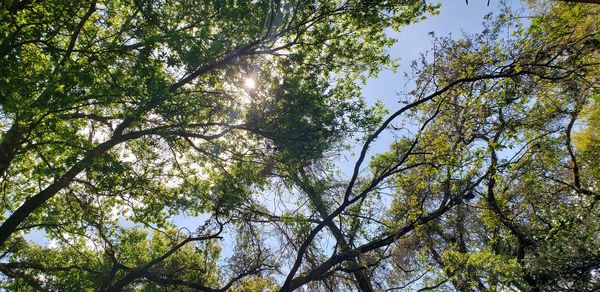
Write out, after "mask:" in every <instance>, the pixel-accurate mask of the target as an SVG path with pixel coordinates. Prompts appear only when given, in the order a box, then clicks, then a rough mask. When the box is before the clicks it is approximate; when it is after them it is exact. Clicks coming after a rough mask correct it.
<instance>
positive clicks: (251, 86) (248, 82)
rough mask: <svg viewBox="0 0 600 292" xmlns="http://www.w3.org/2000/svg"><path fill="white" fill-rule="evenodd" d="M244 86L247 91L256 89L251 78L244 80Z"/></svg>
mask: <svg viewBox="0 0 600 292" xmlns="http://www.w3.org/2000/svg"><path fill="white" fill-rule="evenodd" d="M244 86H245V87H246V88H248V89H254V88H255V87H256V82H255V81H254V79H252V78H246V79H245V80H244Z"/></svg>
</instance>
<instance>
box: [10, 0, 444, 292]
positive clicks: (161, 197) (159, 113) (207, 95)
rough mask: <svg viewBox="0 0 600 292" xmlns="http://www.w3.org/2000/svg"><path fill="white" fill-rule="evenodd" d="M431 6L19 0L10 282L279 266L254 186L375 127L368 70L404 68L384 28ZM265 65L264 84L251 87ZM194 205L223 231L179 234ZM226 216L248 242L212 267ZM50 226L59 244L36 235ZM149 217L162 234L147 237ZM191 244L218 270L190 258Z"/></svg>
mask: <svg viewBox="0 0 600 292" xmlns="http://www.w3.org/2000/svg"><path fill="white" fill-rule="evenodd" d="M434 9H435V7H434V6H430V5H426V4H425V3H423V2H421V1H202V0H198V1H191V0H190V1H187V0H184V1H116V2H115V1H95V0H92V1H88V0H84V1H69V2H68V3H67V2H64V1H53V0H50V1H27V0H25V1H18V0H17V1H9V2H6V1H5V2H4V3H3V4H2V7H1V9H0V11H1V13H0V18H1V22H0V23H1V24H0V25H1V29H2V31H3V34H2V38H1V40H0V60H1V62H2V63H1V64H0V68H1V69H0V70H1V73H0V76H2V78H1V81H0V82H1V86H0V88H1V89H0V96H2V100H1V103H0V112H1V121H0V123H1V126H2V135H1V138H0V139H1V140H0V173H1V174H2V181H1V183H2V190H3V200H2V212H1V216H2V217H3V218H2V223H1V225H0V246H1V247H2V252H3V254H2V259H3V263H2V266H1V270H2V272H3V273H4V275H5V276H6V277H8V278H7V279H6V287H8V288H16V289H23V286H24V285H25V286H28V287H30V288H39V289H71V288H72V289H76V288H75V287H78V288H83V287H86V286H87V287H93V288H94V289H108V290H118V289H120V288H124V287H130V288H131V287H160V286H167V287H177V286H179V287H188V288H190V289H198V288H202V287H204V288H202V289H207V290H210V289H222V290H226V289H228V288H229V287H231V286H232V285H237V283H238V282H240V280H243V278H245V277H246V276H253V275H257V274H260V273H262V272H264V271H266V270H273V269H276V268H275V267H274V266H273V265H271V264H270V263H269V262H268V261H267V259H268V255H267V254H266V253H267V252H268V251H267V250H265V249H264V248H263V247H262V246H261V245H254V240H255V239H256V238H255V237H256V232H255V231H253V230H252V228H250V229H248V228H246V227H244V224H245V223H244V222H247V221H246V218H247V217H251V216H256V215H255V212H256V210H255V209H257V208H258V207H260V206H261V204H259V203H260V202H256V201H257V198H255V197H254V193H256V192H258V191H259V190H261V189H263V188H267V186H270V185H271V184H272V183H273V182H272V181H273V180H279V179H281V177H284V176H285V173H286V171H287V169H288V168H293V165H299V164H302V163H306V161H313V160H317V159H319V158H322V157H323V155H324V153H326V152H327V151H329V150H331V149H333V147H337V146H336V145H338V142H339V141H340V140H341V139H342V138H343V137H347V136H348V135H349V134H350V133H352V132H353V131H354V130H356V129H359V128H360V129H368V128H370V127H372V125H373V123H374V122H376V121H377V119H378V116H377V115H376V114H375V113H374V112H368V111H367V112H365V111H364V108H365V106H364V103H363V104H361V103H360V97H359V86H358V85H357V84H356V83H355V80H356V79H357V78H359V79H360V78H363V79H364V78H365V76H369V75H372V74H375V73H376V72H377V71H379V70H380V69H381V68H382V66H387V65H393V62H392V61H391V60H390V58H389V57H388V56H387V55H386V53H385V50H384V48H385V47H386V46H389V45H391V44H392V43H393V40H392V39H390V38H389V37H387V36H386V35H385V29H388V28H392V29H399V28H400V27H401V26H402V25H405V24H408V23H410V22H412V21H416V20H419V19H420V18H422V17H423V15H424V14H425V13H427V12H432V11H434ZM251 78H253V79H254V80H255V82H256V83H257V86H256V88H243V86H241V84H243V82H244V79H251ZM306 135H309V136H306ZM307 138H308V139H307ZM181 212H186V213H187V214H192V215H200V214H204V215H207V216H208V217H210V219H209V220H207V224H208V225H207V226H209V227H210V228H209V227H207V228H206V230H204V229H202V230H201V229H199V230H195V231H183V232H180V231H181V230H180V231H177V232H175V231H172V228H173V224H172V223H171V222H170V218H171V217H172V216H174V215H176V214H179V213H181ZM123 221H128V222H133V223H136V224H138V226H142V227H143V230H138V229H139V228H137V229H135V228H134V229H131V228H125V227H124V226H122V222H123ZM224 228H232V229H234V230H236V231H235V233H236V234H237V237H238V241H239V242H238V245H239V246H238V248H236V249H237V250H243V249H244V248H242V247H243V246H247V247H246V248H245V249H247V250H246V251H247V252H248V253H249V254H239V255H238V254H236V255H235V256H233V257H232V258H231V261H232V263H231V265H230V266H231V268H230V269H227V270H226V271H223V272H220V271H219V270H218V269H215V267H214V264H211V263H213V261H214V258H215V255H214V254H215V252H216V251H215V250H218V249H215V248H214V247H213V246H214V245H215V244H216V240H217V238H218V237H220V236H221V235H220V234H221V232H222V230H223V229H224ZM36 230H42V231H44V232H45V234H46V236H47V239H48V240H51V241H52V244H51V247H40V246H37V245H36V244H35V243H33V242H31V241H28V240H26V239H25V238H24V237H23V235H24V234H25V233H27V232H29V231H36ZM148 230H152V232H151V234H149V235H147V236H149V237H151V238H152V239H151V240H150V239H144V236H143V235H142V233H140V232H142V231H144V232H146V233H148ZM191 246H194V248H192V247H191ZM186 255H189V257H190V263H189V264H194V263H200V262H206V264H204V266H206V270H207V271H204V272H198V274H194V273H196V272H194V271H193V270H189V269H188V268H186V266H183V265H181V263H179V264H177V263H178V262H179V260H178V259H180V258H181V257H185V256H186ZM92 259H93V260H92ZM177 265H179V266H177ZM168 266H173V267H170V268H169V267H168ZM182 270H185V271H186V273H182V272H181V271H182ZM174 271H177V272H174ZM221 273H224V274H221ZM224 276H228V277H229V278H227V279H226V278H221V277H224ZM8 279H14V280H12V281H9V280H8ZM243 281H246V280H243ZM244 283H246V282H244ZM210 287H213V288H210ZM215 287H216V288H215ZM78 288H77V289H78ZM209 288H210V289H209ZM149 289H150V288H149ZM173 289H175V288H173Z"/></svg>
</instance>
